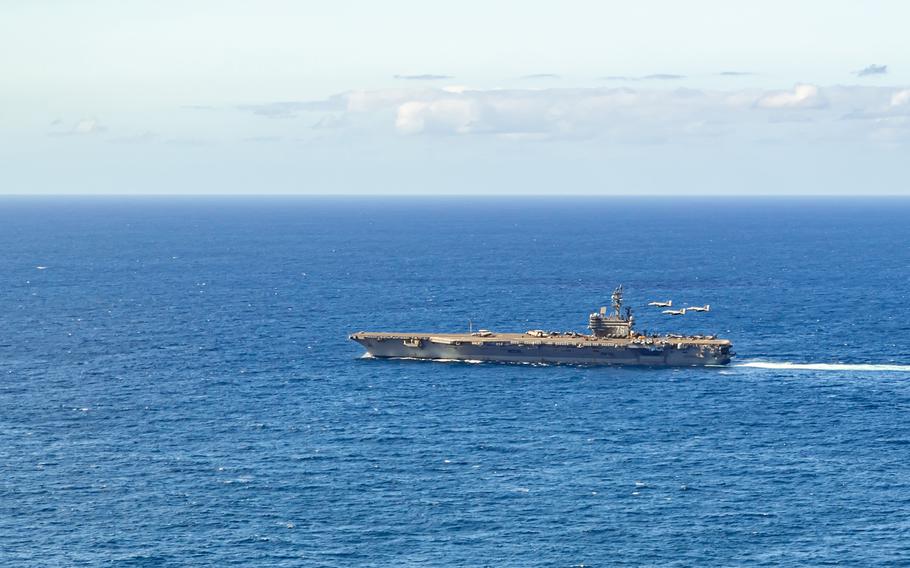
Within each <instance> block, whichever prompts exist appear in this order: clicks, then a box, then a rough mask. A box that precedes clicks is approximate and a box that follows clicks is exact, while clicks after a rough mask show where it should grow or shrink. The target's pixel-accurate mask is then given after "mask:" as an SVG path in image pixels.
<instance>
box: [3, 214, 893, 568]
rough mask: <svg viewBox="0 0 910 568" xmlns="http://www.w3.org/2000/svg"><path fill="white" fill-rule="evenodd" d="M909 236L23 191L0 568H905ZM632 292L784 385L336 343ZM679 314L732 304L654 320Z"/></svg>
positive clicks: (11, 235)
mask: <svg viewBox="0 0 910 568" xmlns="http://www.w3.org/2000/svg"><path fill="white" fill-rule="evenodd" d="M908 219H910V201H908V200H903V201H900V200H879V201H867V202H863V201H855V200H854V201H851V200H822V201H814V202H812V201H799V200H778V201H775V200H758V201H754V200H753V201H749V200H710V199H698V200H689V201H682V200H680V201H653V200H652V201H634V200H612V201H611V200H584V199H574V200H568V201H557V200H524V199H512V200H503V199H489V200H479V201H478V200H475V201H465V200H456V199H449V200H417V201H413V200H406V199H393V200H388V199H387V200H375V199H372V200H370V199H367V200H364V199H347V200H334V201H333V200H327V199H296V200H295V199H271V200H258V201H257V200H251V199H183V200H173V199H171V200H168V199H124V200H111V199H81V200H79V199H46V200H27V199H9V198H7V199H4V200H2V201H0V251H2V255H0V317H2V320H0V321H2V327H0V330H2V331H0V407H2V412H0V468H2V471H0V473H2V475H0V564H2V565H3V566H74V565H79V566H90V565H116V566H119V565H122V566H210V565H211V566H229V565H235V566H376V567H386V566H433V567H437V566H497V567H499V566H563V567H570V566H579V565H582V564H584V565H586V566H639V565H650V566H737V565H754V566H758V565H761V566H816V565H829V564H839V565H849V566H873V565H898V564H901V563H907V562H908V561H910V421H908V417H910V372H907V371H908V370H910V368H908V367H899V366H895V365H908V364H910V307H908V306H910V284H908V277H910V248H908V243H910V222H908ZM39 267H46V268H44V269H41V268H39ZM620 282H621V283H624V284H625V285H626V290H627V298H628V300H629V302H630V304H631V305H632V306H633V307H635V308H637V313H638V321H639V326H640V327H644V328H648V329H651V330H655V331H673V330H679V331H685V332H709V333H710V332H719V333H720V334H721V335H723V336H725V337H730V338H731V339H733V341H734V343H735V350H736V351H737V352H738V353H739V357H738V363H740V364H742V363H744V362H746V363H749V362H751V363H754V362H761V364H762V365H763V366H760V367H749V366H733V367H731V368H728V369H681V370H680V369H676V370H660V369H630V368H577V367H561V366H549V367H548V366H526V365H525V366H523V365H498V364H462V363H426V362H414V361H377V360H367V359H360V358H359V357H360V355H361V351H360V349H359V347H358V346H357V345H356V344H354V343H352V342H349V341H347V339H346V334H348V333H349V332H352V331H357V330H436V329H438V330H460V329H463V328H466V327H467V324H468V320H469V319H472V320H473V322H474V324H475V325H476V326H479V327H485V328H490V329H494V330H504V331H505V330H518V331H523V330H526V329H532V328H545V329H559V330H563V329H577V330H583V327H584V325H585V323H586V316H587V314H588V313H589V312H590V311H592V310H593V309H595V308H597V307H598V306H600V305H602V304H604V303H605V302H606V301H607V299H608V297H609V293H610V291H611V290H612V288H613V286H614V285H615V284H618V283H620ZM666 298H672V299H673V300H674V303H675V304H677V305H683V304H684V303H689V304H703V303H710V304H711V306H712V311H711V312H710V313H708V314H694V315H690V316H686V317H685V318H668V317H667V316H662V315H660V314H659V311H658V310H655V309H653V308H646V307H644V304H645V303H646V302H647V301H649V300H655V299H666ZM782 363H802V364H810V368H795V369H794V368H785V367H784V368H775V367H780V366H781V365H780V364H782ZM818 363H831V364H844V365H851V364H852V365H863V366H860V367H849V366H835V367H833V368H829V369H827V370H814V367H812V366H811V365H812V364H818Z"/></svg>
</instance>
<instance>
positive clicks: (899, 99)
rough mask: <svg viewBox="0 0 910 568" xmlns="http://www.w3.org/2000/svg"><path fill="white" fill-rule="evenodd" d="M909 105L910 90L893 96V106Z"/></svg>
mask: <svg viewBox="0 0 910 568" xmlns="http://www.w3.org/2000/svg"><path fill="white" fill-rule="evenodd" d="M907 105H910V89H905V90H903V91H898V92H896V93H894V94H893V95H891V106H893V107H898V106H907Z"/></svg>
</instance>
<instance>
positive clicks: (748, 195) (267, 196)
mask: <svg viewBox="0 0 910 568" xmlns="http://www.w3.org/2000/svg"><path fill="white" fill-rule="evenodd" d="M53 197H57V198H59V197H85V198H103V197H118V198H123V197H125V198H129V197H142V198H168V197H211V198H225V197H228V198H251V197H252V198H256V197H261V198H265V199H273V198H279V197H293V198H310V197H312V198H321V199H322V198H335V197H337V198H363V197H367V198H411V199H415V198H416V199H425V198H431V199H432V198H482V199H483V198H495V197H513V198H514V197H518V198H558V199H565V198H569V199H576V198H597V199H609V198H664V199H666V198H670V199H674V198H690V197H699V198H703V197H710V198H719V199H741V198H772V199H774V198H786V199H791V198H792V199H832V198H834V199H837V198H863V199H882V198H899V199H910V194H898V193H874V194H868V193H867V194H859V193H797V194H782V193H744V194H714V193H615V194H592V193H569V194H556V193H439V194H431V193H37V194H32V193H0V199H3V198H53Z"/></svg>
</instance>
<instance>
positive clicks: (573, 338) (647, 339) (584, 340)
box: [350, 286, 734, 367]
mask: <svg viewBox="0 0 910 568" xmlns="http://www.w3.org/2000/svg"><path fill="white" fill-rule="evenodd" d="M622 295H623V291H622V286H620V287H619V288H617V289H616V290H614V291H613V296H612V301H613V312H612V313H609V314H608V313H607V308H606V307H603V308H600V311H598V312H594V313H592V314H591V315H590V316H589V317H588V329H590V330H591V333H590V334H581V333H577V332H572V331H569V332H563V333H559V332H546V331H543V330H539V329H538V330H530V331H527V332H525V333H495V332H492V331H487V330H479V331H477V332H471V333H396V332H367V331H359V332H357V333H354V334H352V335H351V336H350V339H352V340H354V341H356V342H357V343H360V344H361V345H363V346H364V347H365V348H366V350H367V353H368V354H369V355H371V356H373V357H386V358H414V359H437V360H456V361H499V362H509V363H569V364H582V365H643V366H654V367H689V366H707V365H726V364H728V363H729V362H730V359H731V358H732V357H733V355H734V354H733V352H732V344H731V342H730V341H729V340H728V339H718V338H717V336H714V335H708V336H703V335H688V336H684V335H677V334H667V335H645V334H641V333H638V332H636V331H635V330H634V329H632V326H633V323H634V318H633V317H632V310H631V309H630V308H625V309H623V305H622V301H623V297H622Z"/></svg>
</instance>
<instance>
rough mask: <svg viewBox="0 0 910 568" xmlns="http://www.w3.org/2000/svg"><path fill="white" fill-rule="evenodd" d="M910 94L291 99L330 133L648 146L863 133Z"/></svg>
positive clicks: (587, 92)
mask: <svg viewBox="0 0 910 568" xmlns="http://www.w3.org/2000/svg"><path fill="white" fill-rule="evenodd" d="M908 93H910V91H902V90H900V89H896V88H889V87H873V86H849V87H845V86H835V87H825V88H822V87H818V86H816V85H808V84H799V85H796V86H795V87H794V88H793V89H792V90H784V91H781V90H774V91H765V90H761V89H738V90H696V89H685V88H678V89H654V88H643V89H632V88H629V87H619V88H561V89H467V88H398V89H382V90H358V91H349V92H346V93H341V94H338V95H335V96H333V97H330V98H329V99H326V100H325V101H312V102H302V103H295V104H296V105H297V106H298V107H299V108H305V109H307V112H315V110H314V109H319V108H324V109H326V110H324V111H323V114H322V117H323V118H325V119H326V120H325V123H326V124H328V123H331V124H333V125H334V126H336V128H334V129H333V136H344V135H356V134H355V133H358V132H360V133H369V132H372V133H380V134H381V133H385V134H391V133H398V134H402V135H409V136H495V137H497V138H501V139H506V140H514V141H522V140H542V139H598V140H602V141H606V142H613V143H647V144H654V143H671V142H674V141H691V142H695V143H702V142H706V141H709V140H716V139H720V138H726V139H729V140H733V139H736V140H746V139H751V140H792V139H794V137H802V139H812V140H823V139H829V140H834V139H837V138H838V137H840V138H841V139H845V140H846V139H855V138H857V137H863V136H869V135H871V133H872V130H871V129H872V128H874V125H873V124H872V122H873V121H872V120H868V119H872V118H876V117H882V116H887V115H900V116H903V115H904V112H903V111H904V109H910V105H908V103H910V94H908ZM330 103H331V104H330ZM901 105H903V106H901ZM898 106H899V107H900V108H897V107H898ZM270 108H271V105H269V104H265V105H253V106H249V107H246V110H250V111H252V112H256V113H258V114H263V109H270ZM768 110H778V111H779V112H772V113H769V112H767V111H768ZM326 117H327V118H326ZM316 118H317V119H318V118H319V117H318V116H317V117H316ZM844 119H851V120H844ZM315 124H316V125H323V121H321V120H317V122H316V123H315Z"/></svg>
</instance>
